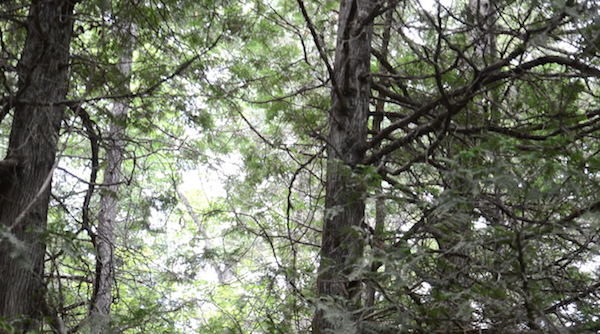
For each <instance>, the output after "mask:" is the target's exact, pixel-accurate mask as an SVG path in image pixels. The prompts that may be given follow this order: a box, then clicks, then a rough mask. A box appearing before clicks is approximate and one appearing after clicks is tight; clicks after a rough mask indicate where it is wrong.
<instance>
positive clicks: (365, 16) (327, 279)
mask: <svg viewBox="0 0 600 334" xmlns="http://www.w3.org/2000/svg"><path fill="white" fill-rule="evenodd" d="M375 4H376V1H373V0H342V2H341V4H340V11H339V23H338V35H337V43H336V51H335V63H334V78H332V79H333V86H334V87H333V89H332V106H331V112H330V115H329V124H330V125H329V135H328V147H327V155H328V164H327V186H326V197H325V220H324V223H323V235H322V241H321V242H322V244H321V264H320V268H319V274H318V275H319V276H318V278H317V293H318V295H319V297H322V298H321V302H320V303H319V307H318V310H317V312H316V313H315V318H314V321H313V333H318V334H320V333H327V332H338V333H341V332H344V333H352V332H353V331H355V330H356V324H355V323H354V321H353V319H352V317H351V316H350V311H352V310H353V309H354V308H355V307H356V306H357V304H358V303H359V299H360V278H359V277H358V275H356V274H357V273H358V272H359V271H360V270H361V267H362V263H361V262H360V257H361V255H362V251H363V244H362V242H363V237H362V236H361V234H360V232H359V231H358V229H359V228H360V225H361V223H362V222H363V220H364V213H365V204H364V188H363V187H362V186H361V182H360V176H357V175H356V173H355V172H356V167H357V165H358V164H359V163H361V161H362V160H363V158H364V155H365V144H366V140H367V123H368V118H369V98H370V83H369V82H370V77H369V76H370V55H371V51H370V47H371V36H372V33H373V22H372V18H370V17H369V16H370V14H371V13H372V11H373V9H374V7H375ZM327 297H331V298H332V299H331V298H327ZM328 300H329V301H331V300H335V303H334V304H329V303H328ZM330 307H334V308H335V309H337V310H336V311H331V309H329V308H330ZM328 309H329V311H328ZM334 314H335V316H334Z"/></svg>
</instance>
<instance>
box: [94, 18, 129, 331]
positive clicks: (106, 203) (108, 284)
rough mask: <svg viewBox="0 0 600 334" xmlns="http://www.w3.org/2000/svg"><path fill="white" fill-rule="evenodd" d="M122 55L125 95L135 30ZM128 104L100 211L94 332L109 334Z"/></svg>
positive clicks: (118, 109) (117, 119) (111, 151)
mask: <svg viewBox="0 0 600 334" xmlns="http://www.w3.org/2000/svg"><path fill="white" fill-rule="evenodd" d="M123 35H124V37H123V39H124V40H125V45H124V46H123V51H122V54H121V55H120V57H119V64H118V68H119V73H120V81H121V87H119V88H120V89H121V90H122V91H123V93H126V92H129V90H130V88H129V86H130V79H129V75H130V73H131V62H132V53H133V39H134V37H135V35H136V29H135V27H133V26H132V27H130V28H128V29H124V31H123ZM128 109H129V106H128V101H126V100H122V101H115V102H114V105H113V110H112V117H113V122H112V124H111V125H110V129H109V131H108V135H107V140H108V143H107V148H106V158H105V159H106V167H105V169H104V181H103V192H102V195H101V197H100V204H99V208H100V209H99V212H98V230H97V231H98V234H97V238H96V256H97V260H96V279H95V282H94V293H93V298H92V304H91V310H90V317H91V327H92V333H96V334H100V333H105V332H107V331H108V330H109V328H110V307H111V304H112V299H113V295H112V287H113V282H114V280H115V268H114V266H115V265H114V257H115V227H116V221H117V214H118V192H119V184H120V182H121V179H122V172H121V165H122V163H123V160H124V157H125V156H124V152H125V141H124V137H125V122H126V120H127V112H128Z"/></svg>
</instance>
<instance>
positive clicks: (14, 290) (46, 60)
mask: <svg viewBox="0 0 600 334" xmlns="http://www.w3.org/2000/svg"><path fill="white" fill-rule="evenodd" d="M74 3H75V2H74V1H67V0H51V1H33V3H32V4H31V8H30V10H29V16H28V18H27V39H26V41H25V47H24V49H23V53H22V55H21V60H20V61H19V65H18V75H19V91H18V94H17V98H16V103H15V107H14V116H13V122H12V128H11V133H10V139H9V146H8V154H7V159H6V160H5V161H11V160H13V161H14V159H16V160H18V163H17V164H15V165H14V166H13V168H11V169H10V173H11V175H10V177H9V178H8V179H9V181H8V182H3V184H2V185H1V186H0V221H1V222H2V225H1V227H2V230H3V231H2V239H0V317H6V318H7V319H10V320H14V319H16V318H17V317H22V319H24V320H25V321H21V322H19V323H15V324H16V325H17V328H18V330H19V331H20V332H27V331H29V330H36V329H39V328H40V321H39V320H40V319H41V318H42V316H43V314H42V313H43V305H44V292H45V289H44V283H43V280H42V278H43V271H44V253H45V248H46V247H45V243H44V240H43V234H44V231H45V229H46V223H47V212H48V203H49V200H50V180H51V177H52V172H53V170H54V167H55V166H54V164H55V158H56V153H57V150H58V145H57V143H58V134H59V129H60V123H61V120H62V117H63V110H64V105H62V104H60V101H64V99H65V97H66V93H67V80H68V76H67V73H68V68H69V66H68V63H69V44H70V41H71V33H72V30H73V7H74ZM3 179H4V178H3ZM9 183H10V184H9Z"/></svg>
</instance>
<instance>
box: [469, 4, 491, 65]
mask: <svg viewBox="0 0 600 334" xmlns="http://www.w3.org/2000/svg"><path fill="white" fill-rule="evenodd" d="M469 9H470V10H471V13H472V15H473V17H474V22H473V24H474V25H475V29H474V30H473V32H472V39H473V43H474V46H475V54H474V56H475V58H474V60H477V59H478V58H479V59H480V60H481V63H482V64H488V63H491V62H493V59H494V58H495V57H496V53H497V47H496V44H497V43H496V37H495V35H494V34H493V32H492V30H493V27H494V25H495V23H496V12H497V10H496V5H495V1H494V0H469ZM486 60H487V61H486Z"/></svg>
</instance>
